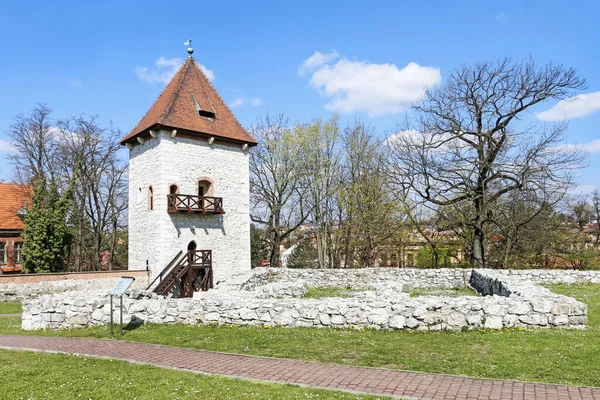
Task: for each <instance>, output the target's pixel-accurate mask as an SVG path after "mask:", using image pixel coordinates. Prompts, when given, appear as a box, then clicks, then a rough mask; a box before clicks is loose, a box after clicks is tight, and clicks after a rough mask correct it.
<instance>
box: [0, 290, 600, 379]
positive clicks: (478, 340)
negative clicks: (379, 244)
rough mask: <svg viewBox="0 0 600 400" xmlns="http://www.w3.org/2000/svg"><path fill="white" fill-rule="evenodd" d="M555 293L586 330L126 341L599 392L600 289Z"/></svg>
mask: <svg viewBox="0 0 600 400" xmlns="http://www.w3.org/2000/svg"><path fill="white" fill-rule="evenodd" d="M550 288H551V289H552V290H554V291H556V292H558V293H562V294H566V295H570V296H573V297H575V298H577V299H579V300H581V301H583V302H585V303H587V304H588V305H589V324H588V328H587V330H585V331H573V330H561V329H546V330H545V329H538V330H530V331H523V330H502V331H470V332H414V331H399V332H398V331H374V330H362V331H356V330H340V329H316V328H315V329H313V328H310V329H309V328H295V329H286V328H250V327H240V326H194V327H189V326H184V325H147V326H142V327H139V328H137V329H133V330H131V331H127V332H125V335H124V338H125V339H127V340H131V341H140V342H149V343H159V344H166V345H172V346H182V347H191V348H198V349H208V350H216V351H225V352H231V353H241V354H254V355H264V356H272V357H286V358H296V359H302V360H313V361H323V362H333V363H343V364H351V365H361V366H371V367H386V368H397V369H408V370H414V371H424V372H437V373H449V374H456V375H468V376H477V377H487V378H498V379H519V380H528V381H538V382H551V383H564V384H577V385H591V386H600V362H598V360H600V285H598V284H595V285H594V284H578V285H568V286H567V285H557V286H550ZM19 321H20V320H19V318H0V333H5V334H29V335H31V334H36V335H60V336H89V337H108V336H109V334H108V329H107V328H106V327H100V328H93V329H76V330H75V329H74V330H68V331H59V332H56V331H42V332H40V331H38V332H33V333H30V332H26V333H24V332H22V331H20V329H19V327H20V322H19Z"/></svg>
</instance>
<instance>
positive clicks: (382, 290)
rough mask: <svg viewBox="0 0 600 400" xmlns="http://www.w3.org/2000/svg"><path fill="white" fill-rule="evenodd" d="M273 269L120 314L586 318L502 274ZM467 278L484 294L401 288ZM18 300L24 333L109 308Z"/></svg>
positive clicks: (141, 297) (390, 322)
mask: <svg viewBox="0 0 600 400" xmlns="http://www.w3.org/2000/svg"><path fill="white" fill-rule="evenodd" d="M272 272H274V273H273V274H272V275H271V282H270V283H267V280H268V279H269V273H268V271H267V270H257V271H254V273H253V274H252V275H251V276H250V277H247V278H245V279H244V282H243V283H241V284H240V285H238V286H233V285H228V284H227V283H224V284H221V285H218V286H217V288H216V289H215V290H211V291H208V292H201V293H198V296H197V297H196V298H194V299H165V298H163V297H160V296H157V295H156V294H151V293H147V292H138V291H130V292H129V294H128V295H127V296H126V297H125V298H124V320H125V322H127V323H130V322H131V323H185V324H237V325H261V326H263V325H264V326H285V327H338V328H363V327H368V328H373V329H416V330H423V331H437V330H443V329H448V330H460V329H501V328H504V327H519V328H531V327H563V328H571V329H583V328H585V324H586V322H587V306H586V305H585V304H583V303H581V302H578V301H576V300H575V299H573V298H570V297H567V296H562V295H558V294H554V293H552V292H551V291H550V290H548V289H545V288H543V287H540V286H537V285H535V284H534V283H532V282H528V281H525V280H524V279H523V278H522V277H521V276H518V274H510V273H508V271H494V270H473V271H471V270H462V269H440V270H417V269H412V270H409V269H402V270H397V269H389V270H385V269H370V270H352V271H348V270H347V271H339V270H333V271H332V270H329V271H328V270H318V271H314V270H311V271H307V270H303V271H296V270H275V271H272ZM465 273H466V275H465ZM515 275H517V276H515ZM597 277H598V274H592V275H589V276H588V277H587V278H586V279H587V280H586V281H588V282H590V281H593V280H594V279H596V278H597ZM578 278H579V280H582V279H584V278H582V277H578ZM417 279H419V280H417ZM464 279H468V282H470V284H471V286H472V287H474V288H475V289H476V290H478V291H479V292H480V293H482V294H485V295H484V296H462V297H444V296H423V297H415V298H411V297H410V295H409V293H407V291H409V290H410V287H409V286H410V285H414V286H417V287H457V286H462V285H464ZM540 279H541V278H540ZM552 279H554V278H552ZM557 279H558V278H557ZM576 279H577V278H576ZM444 282H445V283H444ZM240 286H241V287H240ZM314 286H321V287H322V286H338V287H353V288H360V289H367V290H364V291H359V292H356V293H354V295H353V297H350V298H324V299H304V298H298V297H300V296H302V295H303V294H304V293H305V292H306V290H307V288H308V287H314ZM23 303H24V305H23V322H22V324H23V325H22V326H23V329H26V330H32V329H42V328H51V329H62V328H70V327H77V326H91V325H101V324H106V323H107V322H108V321H110V313H111V310H110V306H109V297H108V296H107V295H106V292H95V293H94V292H90V293H81V292H64V293H57V294H48V295H42V296H39V297H37V298H29V299H26V300H25V301H24V302H23ZM117 304H118V302H117V301H115V306H114V310H113V312H114V313H115V315H114V318H115V321H118V307H117Z"/></svg>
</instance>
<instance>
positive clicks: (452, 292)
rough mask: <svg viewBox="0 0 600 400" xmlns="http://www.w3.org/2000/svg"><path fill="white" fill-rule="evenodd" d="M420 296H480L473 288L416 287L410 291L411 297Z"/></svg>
mask: <svg viewBox="0 0 600 400" xmlns="http://www.w3.org/2000/svg"><path fill="white" fill-rule="evenodd" d="M419 296H449V297H458V296H479V293H477V291H475V290H473V289H471V288H449V289H448V288H439V289H424V288H414V289H413V291H412V292H410V297H419Z"/></svg>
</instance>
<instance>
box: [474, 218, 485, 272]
mask: <svg viewBox="0 0 600 400" xmlns="http://www.w3.org/2000/svg"><path fill="white" fill-rule="evenodd" d="M482 225H483V224H481V225H478V226H477V227H476V228H475V236H474V237H473V250H472V253H471V266H472V267H473V268H485V261H484V260H485V259H484V242H485V241H484V236H483V227H482Z"/></svg>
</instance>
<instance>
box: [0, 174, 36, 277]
mask: <svg viewBox="0 0 600 400" xmlns="http://www.w3.org/2000/svg"><path fill="white" fill-rule="evenodd" d="M30 195H31V187H29V186H26V185H16V184H11V183H0V271H1V273H3V274H7V273H18V272H21V249H22V247H23V238H22V237H21V234H22V233H23V228H24V224H23V219H24V218H25V215H26V214H27V209H28V202H30V200H29V198H30Z"/></svg>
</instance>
